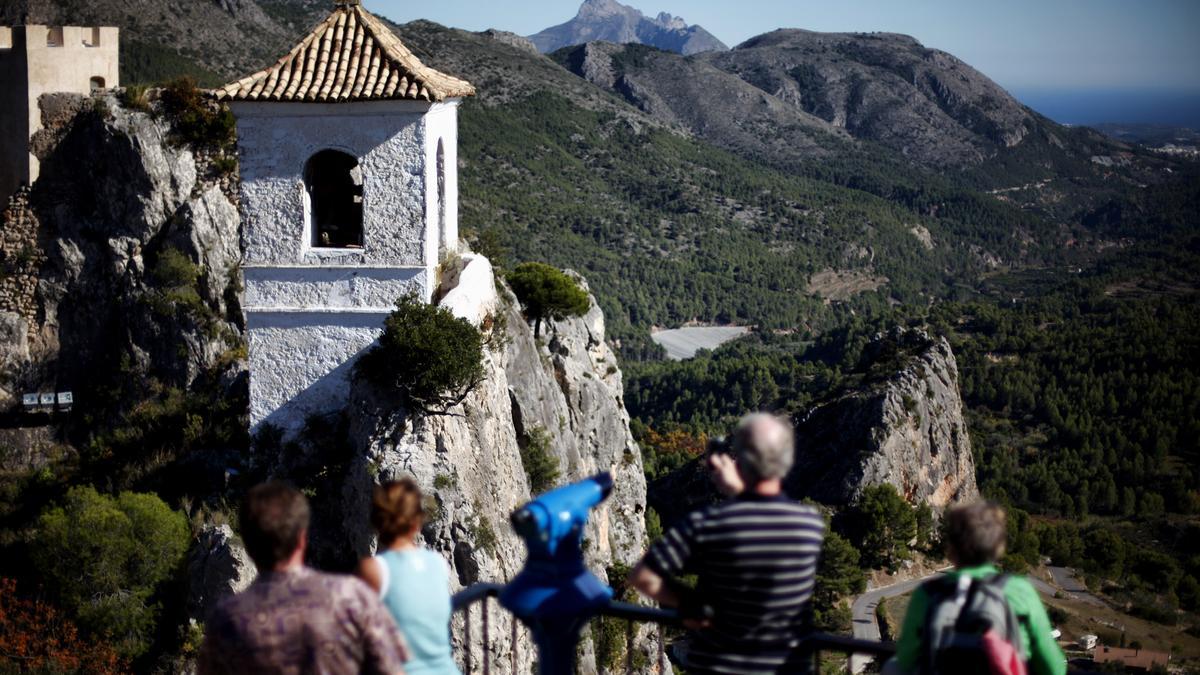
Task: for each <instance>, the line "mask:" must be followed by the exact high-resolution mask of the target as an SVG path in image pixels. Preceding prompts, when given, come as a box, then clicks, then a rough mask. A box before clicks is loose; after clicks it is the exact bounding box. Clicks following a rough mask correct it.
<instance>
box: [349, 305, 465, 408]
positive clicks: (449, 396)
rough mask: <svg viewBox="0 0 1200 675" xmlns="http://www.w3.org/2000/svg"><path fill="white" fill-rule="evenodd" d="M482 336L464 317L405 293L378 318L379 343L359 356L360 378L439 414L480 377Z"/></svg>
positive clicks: (459, 401) (358, 369) (413, 404)
mask: <svg viewBox="0 0 1200 675" xmlns="http://www.w3.org/2000/svg"><path fill="white" fill-rule="evenodd" d="M482 361H483V336H482V335H481V334H480V332H479V330H478V329H476V328H475V327H474V326H472V325H471V323H470V322H468V321H467V320H465V319H460V318H457V317H455V316H454V315H453V314H451V313H450V312H449V310H447V309H445V308H442V307H435V306H433V305H430V304H428V303H425V302H421V301H420V300H419V299H417V297H416V295H413V294H409V295H406V296H404V297H403V298H400V299H399V300H398V301H396V310H395V311H394V312H392V313H391V315H390V316H389V317H388V318H387V319H386V320H384V324H383V335H381V336H380V337H379V344H378V345H376V346H374V347H372V348H371V349H370V351H368V352H367V353H366V354H364V355H363V357H362V358H361V359H359V361H358V364H357V366H356V372H357V374H358V375H359V376H360V377H363V378H366V380H367V381H368V382H370V383H372V384H373V385H375V386H377V387H379V388H381V389H384V390H385V391H390V392H395V393H397V394H399V395H400V396H401V397H402V398H403V400H404V402H405V404H406V405H408V406H410V407H413V408H416V409H419V410H422V411H424V412H444V411H445V410H446V408H449V407H450V406H452V405H455V404H458V403H461V402H462V400H463V399H464V398H466V396H467V394H468V393H470V391H471V390H472V389H474V388H475V385H477V384H479V382H481V381H482V380H483V363H482Z"/></svg>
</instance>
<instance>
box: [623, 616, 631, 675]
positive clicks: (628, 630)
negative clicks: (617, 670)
mask: <svg viewBox="0 0 1200 675" xmlns="http://www.w3.org/2000/svg"><path fill="white" fill-rule="evenodd" d="M625 675H633V620H632V619H626V620H625Z"/></svg>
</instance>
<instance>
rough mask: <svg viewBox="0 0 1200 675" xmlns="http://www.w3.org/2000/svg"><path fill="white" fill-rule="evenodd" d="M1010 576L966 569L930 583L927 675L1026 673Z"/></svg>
mask: <svg viewBox="0 0 1200 675" xmlns="http://www.w3.org/2000/svg"><path fill="white" fill-rule="evenodd" d="M1006 583H1008V577H1007V576H1006V575H1003V574H994V575H992V576H989V577H986V578H983V579H973V578H971V577H970V576H968V575H965V574H962V575H959V576H957V577H950V576H946V577H942V578H941V579H937V580H934V581H932V582H929V583H928V584H926V585H925V592H926V593H927V594H928V595H929V609H928V610H927V612H926V614H925V626H924V633H923V638H924V639H923V640H922V646H923V652H922V654H921V662H920V664H919V667H918V672H919V673H921V674H922V675H975V674H978V675H1026V667H1025V659H1026V655H1025V654H1023V653H1022V651H1021V633H1020V630H1021V627H1020V623H1019V622H1018V620H1017V616H1016V614H1014V613H1013V611H1012V608H1011V607H1009V606H1008V600H1007V598H1006V597H1005V595H1004V585H1005V584H1006Z"/></svg>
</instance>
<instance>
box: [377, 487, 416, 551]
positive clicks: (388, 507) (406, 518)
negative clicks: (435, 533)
mask: <svg viewBox="0 0 1200 675" xmlns="http://www.w3.org/2000/svg"><path fill="white" fill-rule="evenodd" d="M424 516H425V509H424V507H422V506H421V488H420V487H418V486H417V482H416V481H414V480H413V479H411V478H408V477H405V478H401V479H400V480H394V481H390V482H387V483H384V484H383V485H380V486H377V487H376V488H375V495H374V496H373V497H372V498H371V525H372V526H374V527H375V531H376V532H378V533H379V539H380V540H381V543H385V544H386V543H387V542H391V541H393V540H395V539H396V538H397V537H402V536H406V535H408V534H410V533H412V531H413V530H415V529H416V528H418V527H420V526H421V519H422V518H423V517H424Z"/></svg>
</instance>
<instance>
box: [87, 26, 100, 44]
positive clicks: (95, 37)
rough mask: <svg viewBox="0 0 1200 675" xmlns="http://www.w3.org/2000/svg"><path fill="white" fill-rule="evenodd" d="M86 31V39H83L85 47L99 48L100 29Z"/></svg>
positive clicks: (95, 27)
mask: <svg viewBox="0 0 1200 675" xmlns="http://www.w3.org/2000/svg"><path fill="white" fill-rule="evenodd" d="M84 31H85V32H84V35H85V36H86V37H84V38H83V46H85V47H99V46H100V27H99V26H93V27H92V28H85V29H84Z"/></svg>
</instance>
